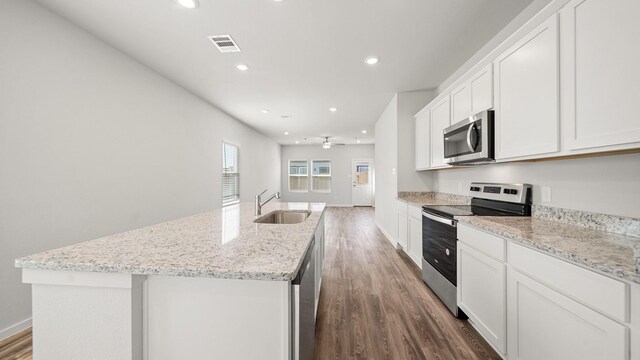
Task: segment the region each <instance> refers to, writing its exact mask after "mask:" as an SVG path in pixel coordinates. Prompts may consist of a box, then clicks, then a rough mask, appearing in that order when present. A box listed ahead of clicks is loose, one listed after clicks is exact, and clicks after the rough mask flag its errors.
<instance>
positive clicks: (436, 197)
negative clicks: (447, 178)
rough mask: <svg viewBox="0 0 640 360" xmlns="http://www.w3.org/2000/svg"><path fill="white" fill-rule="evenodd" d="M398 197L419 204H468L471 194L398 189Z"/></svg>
mask: <svg viewBox="0 0 640 360" xmlns="http://www.w3.org/2000/svg"><path fill="white" fill-rule="evenodd" d="M397 198H398V199H399V200H404V201H407V202H410V203H414V204H418V205H468V204H470V203H471V197H470V196H464V195H456V194H447V193H439V192H433V191H422V192H421V191H398V196H397Z"/></svg>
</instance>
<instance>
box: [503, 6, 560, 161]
mask: <svg viewBox="0 0 640 360" xmlns="http://www.w3.org/2000/svg"><path fill="white" fill-rule="evenodd" d="M558 48H559V38H558V16H557V14H554V15H553V16H551V17H550V18H549V19H547V20H546V21H545V22H543V23H542V24H541V25H540V26H538V27H537V28H536V29H535V30H534V31H532V32H530V33H529V34H528V35H526V36H525V37H524V38H522V39H521V40H520V41H518V42H517V43H516V44H514V46H512V47H511V48H509V49H508V50H507V51H506V52H504V53H503V54H502V55H500V56H499V57H498V58H497V59H496V60H495V62H494V69H495V90H496V97H495V105H496V106H495V110H496V114H495V151H496V159H498V160H500V159H509V158H517V157H527V156H534V155H538V157H540V155H541V154H551V153H555V152H558V151H559V150H560V149H559V73H558V72H559V54H558Z"/></svg>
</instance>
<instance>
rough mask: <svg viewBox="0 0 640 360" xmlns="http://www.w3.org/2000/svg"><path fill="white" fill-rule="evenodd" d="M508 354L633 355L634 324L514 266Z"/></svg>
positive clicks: (586, 358)
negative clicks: (617, 319)
mask: <svg viewBox="0 0 640 360" xmlns="http://www.w3.org/2000/svg"><path fill="white" fill-rule="evenodd" d="M507 276H508V285H507V307H508V316H507V317H508V325H507V326H508V331H509V339H508V341H509V346H508V358H509V359H510V360H516V359H523V360H525V359H545V360H566V359H580V360H602V359H607V360H625V359H628V354H629V350H628V336H629V335H628V329H627V328H626V327H625V326H623V325H620V324H618V323H617V322H615V321H613V320H611V319H609V318H607V317H605V316H603V315H600V314H599V313H597V312H595V311H593V310H591V309H589V308H587V307H585V306H584V305H582V304H580V303H578V302H576V301H574V300H572V299H570V298H568V297H566V296H564V295H562V294H560V293H558V292H556V291H554V290H552V289H551V288H548V287H546V286H545V285H542V284H541V283H539V282H537V281H535V280H533V279H531V278H529V277H527V276H525V275H523V274H521V273H519V272H518V271H516V270H513V269H509V271H508V275H507Z"/></svg>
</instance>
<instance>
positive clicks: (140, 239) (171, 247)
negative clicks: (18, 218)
mask: <svg viewBox="0 0 640 360" xmlns="http://www.w3.org/2000/svg"><path fill="white" fill-rule="evenodd" d="M324 208H325V204H315V203H286V202H280V203H277V202H274V203H269V204H267V205H266V206H264V208H263V210H262V214H263V215H264V214H267V213H269V212H270V211H273V210H308V211H311V215H310V216H309V218H307V219H306V220H305V221H304V222H302V223H299V224H287V225H284V224H282V225H276V224H256V223H254V222H253V220H255V219H256V217H255V216H254V204H253V203H241V204H239V205H233V206H228V207H225V208H222V209H217V210H214V211H211V212H207V213H202V214H198V215H193V216H189V217H185V218H181V219H177V220H172V221H168V222H164V223H161V224H157V225H152V226H147V227H144V228H140V229H136V230H131V231H127V232H124V233H120V234H116V235H111V236H106V237H103V238H99V239H96V240H91V241H86V242H82V243H79V244H75V245H71V246H66V247H63V248H59V249H55V250H51V251H46V252H43V253H39V254H35V255H31V256H27V257H24V258H21V259H18V260H16V262H15V265H16V267H21V268H26V269H44V270H65V271H80V272H99V273H127V274H139V275H167V276H183V277H214V278H226V279H253V280H281V281H287V280H291V279H293V278H294V277H295V275H296V273H297V271H298V269H299V267H300V263H301V261H302V259H303V257H304V254H305V252H306V251H307V248H308V247H309V244H310V242H311V239H312V238H313V235H314V232H315V230H316V227H317V226H318V224H319V222H320V221H321V219H322V214H323V212H324Z"/></svg>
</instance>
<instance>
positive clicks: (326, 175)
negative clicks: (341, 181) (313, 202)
mask: <svg viewBox="0 0 640 360" xmlns="http://www.w3.org/2000/svg"><path fill="white" fill-rule="evenodd" d="M314 162H328V163H329V174H319V175H313V163H314ZM310 165H311V166H310V168H309V169H310V170H311V171H310V172H309V173H310V176H311V184H310V185H309V186H310V187H311V192H315V193H324V194H330V193H331V190H332V189H333V185H332V184H331V183H332V180H333V179H331V176H332V173H333V164H332V163H331V160H329V159H314V160H311V164H310ZM314 177H328V178H329V190H316V189H314V188H313V178H314Z"/></svg>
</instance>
